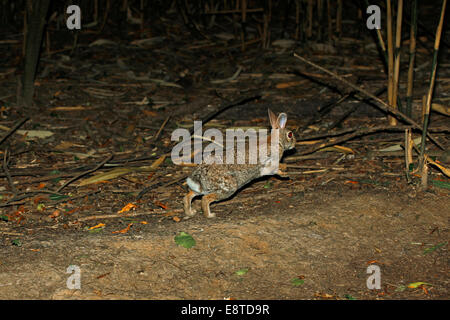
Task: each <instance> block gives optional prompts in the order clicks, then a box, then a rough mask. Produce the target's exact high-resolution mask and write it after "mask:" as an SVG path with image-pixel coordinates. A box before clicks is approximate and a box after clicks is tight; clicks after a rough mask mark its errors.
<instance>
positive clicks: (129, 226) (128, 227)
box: [112, 223, 133, 233]
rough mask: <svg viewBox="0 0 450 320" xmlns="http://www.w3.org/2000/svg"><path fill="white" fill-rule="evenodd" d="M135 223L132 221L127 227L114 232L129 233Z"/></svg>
mask: <svg viewBox="0 0 450 320" xmlns="http://www.w3.org/2000/svg"><path fill="white" fill-rule="evenodd" d="M132 225H133V224H132V223H130V224H129V225H128V226H127V227H126V228H125V229H122V230H117V231H113V232H112V233H127V232H128V231H129V230H130V228H131V226H132Z"/></svg>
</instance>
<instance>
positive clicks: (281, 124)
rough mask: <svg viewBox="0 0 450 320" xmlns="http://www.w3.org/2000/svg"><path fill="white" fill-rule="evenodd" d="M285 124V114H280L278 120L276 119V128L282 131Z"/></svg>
mask: <svg viewBox="0 0 450 320" xmlns="http://www.w3.org/2000/svg"><path fill="white" fill-rule="evenodd" d="M286 122H287V114H286V113H284V112H283V113H280V115H279V116H278V119H277V123H278V128H279V129H284V127H285V126H286Z"/></svg>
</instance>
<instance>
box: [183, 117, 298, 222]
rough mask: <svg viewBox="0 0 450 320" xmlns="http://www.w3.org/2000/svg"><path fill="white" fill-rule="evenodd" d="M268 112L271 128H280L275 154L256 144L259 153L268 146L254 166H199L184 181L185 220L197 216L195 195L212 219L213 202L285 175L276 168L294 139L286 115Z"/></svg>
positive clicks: (293, 142) (293, 145)
mask: <svg viewBox="0 0 450 320" xmlns="http://www.w3.org/2000/svg"><path fill="white" fill-rule="evenodd" d="M268 113H269V120H270V124H271V127H272V129H279V130H278V148H279V149H278V154H274V156H273V157H272V156H271V152H270V151H271V148H270V144H271V143H270V141H267V142H266V143H265V146H261V145H258V146H257V148H258V152H259V150H260V149H261V148H265V147H267V149H265V150H269V151H268V157H267V158H266V160H265V161H262V162H261V161H260V162H258V163H257V164H250V163H247V162H245V163H244V164H216V163H212V164H204V163H203V164H200V165H199V166H198V167H197V168H196V169H195V170H194V171H193V172H192V174H191V175H190V176H189V177H188V178H187V179H186V182H187V185H188V186H189V189H190V191H189V193H188V194H186V196H185V197H184V199H183V204H184V212H185V217H184V219H189V218H190V217H193V216H194V215H195V214H196V212H195V210H194V209H192V207H191V203H192V199H193V198H194V197H196V196H203V197H202V203H201V207H202V211H203V213H204V215H205V217H206V218H213V217H215V214H214V213H212V212H211V210H210V207H209V206H210V204H211V203H212V202H216V201H221V200H225V199H227V198H229V197H231V196H232V195H233V194H234V193H236V192H237V191H238V190H239V189H240V188H242V187H243V186H244V185H246V184H247V183H249V182H250V181H252V180H254V179H256V178H259V177H262V176H265V175H274V174H278V175H280V176H283V175H285V174H284V172H282V171H280V170H279V169H278V164H279V162H280V159H281V157H282V155H283V153H284V151H286V150H289V149H293V148H294V147H295V137H294V134H293V133H292V131H289V130H287V129H286V128H285V126H286V123H287V115H286V113H284V112H283V113H280V114H279V115H278V117H277V116H276V115H275V114H274V113H273V112H272V111H271V110H270V109H269V110H268ZM270 138H271V136H270V137H269V139H270ZM233 147H234V145H233ZM245 157H246V158H247V159H248V157H249V156H248V150H247V149H246V154H245Z"/></svg>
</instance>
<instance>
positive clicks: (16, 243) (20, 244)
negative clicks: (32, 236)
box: [11, 239, 22, 247]
mask: <svg viewBox="0 0 450 320" xmlns="http://www.w3.org/2000/svg"><path fill="white" fill-rule="evenodd" d="M11 243H12V245H13V246H17V247H21V246H22V241H20V239H15V240H13V241H11Z"/></svg>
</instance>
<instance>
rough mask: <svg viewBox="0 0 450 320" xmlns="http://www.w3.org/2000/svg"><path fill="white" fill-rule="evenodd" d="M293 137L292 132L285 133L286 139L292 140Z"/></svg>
mask: <svg viewBox="0 0 450 320" xmlns="http://www.w3.org/2000/svg"><path fill="white" fill-rule="evenodd" d="M293 136H294V134H293V133H292V131H289V132H288V133H287V137H288V139H292V137H293Z"/></svg>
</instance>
